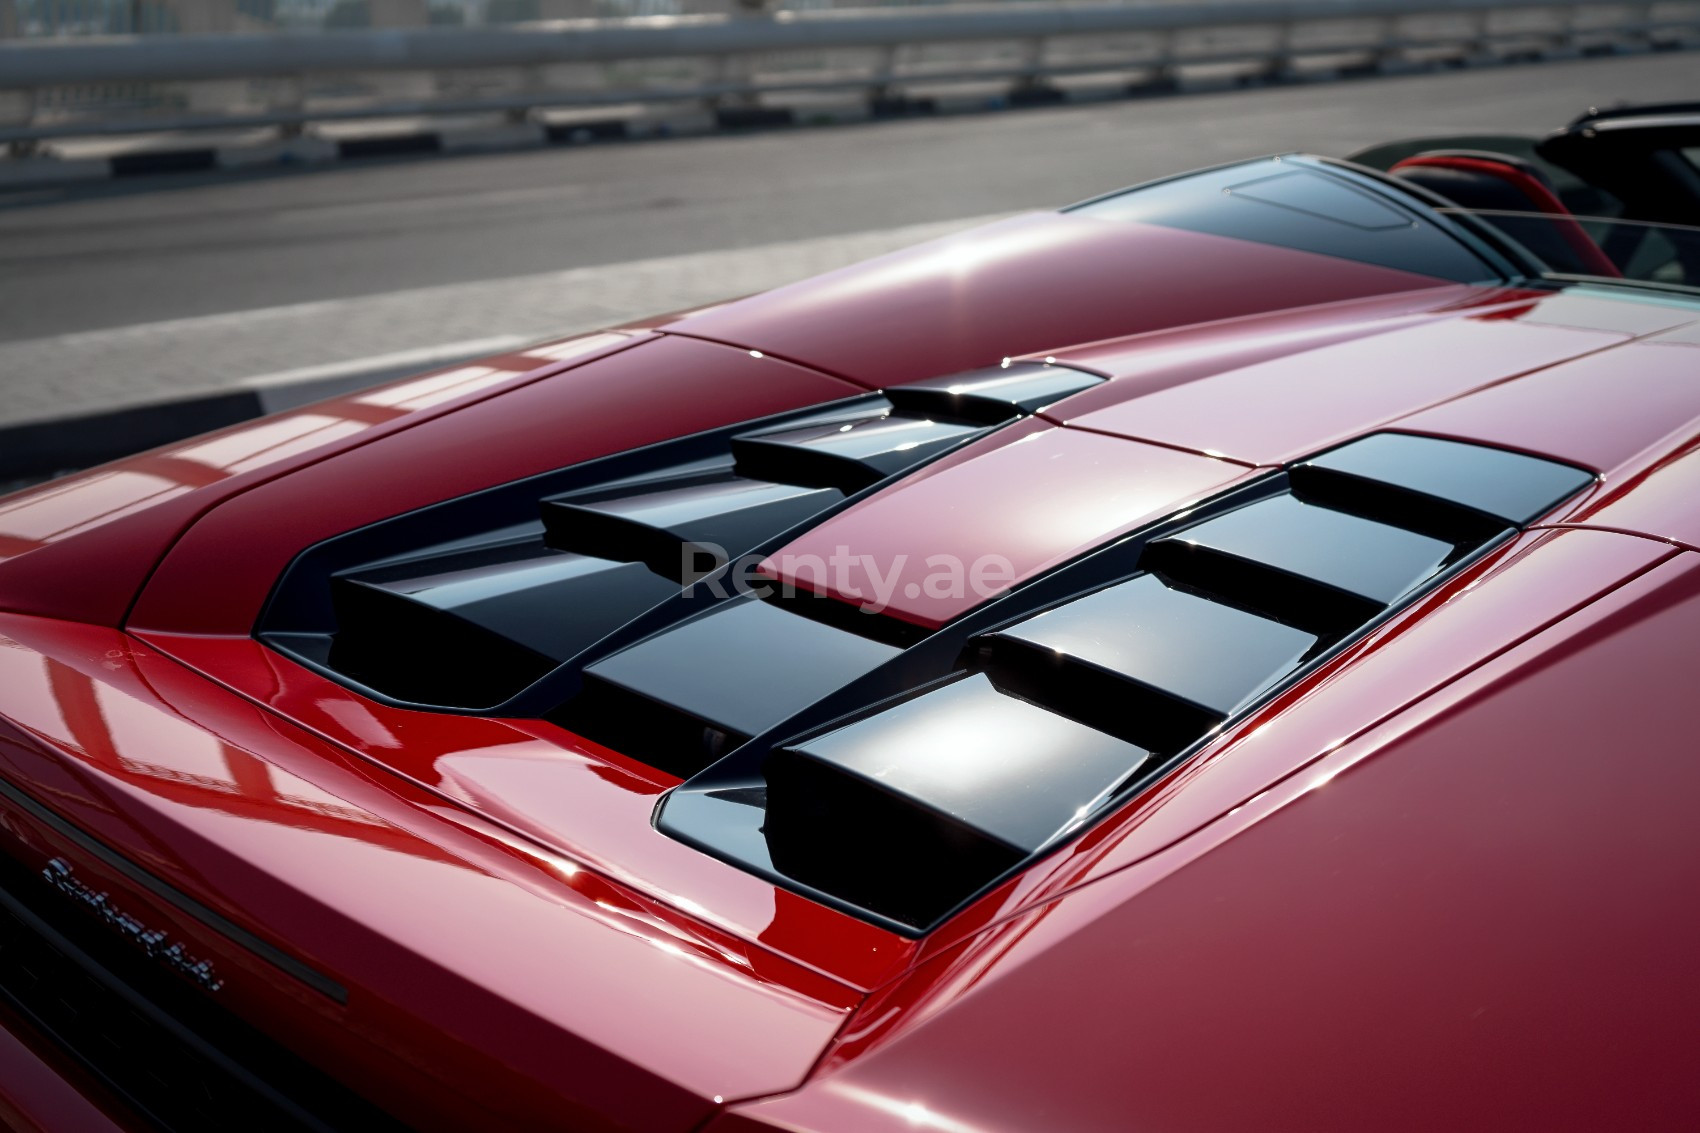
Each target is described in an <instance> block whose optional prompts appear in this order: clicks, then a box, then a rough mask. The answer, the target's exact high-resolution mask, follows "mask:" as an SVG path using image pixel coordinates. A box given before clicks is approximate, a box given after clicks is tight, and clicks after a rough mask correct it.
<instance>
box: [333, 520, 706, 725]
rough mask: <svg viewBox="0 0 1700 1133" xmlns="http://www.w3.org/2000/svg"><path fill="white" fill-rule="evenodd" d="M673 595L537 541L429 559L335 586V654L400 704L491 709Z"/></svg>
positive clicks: (631, 570)
mask: <svg viewBox="0 0 1700 1133" xmlns="http://www.w3.org/2000/svg"><path fill="white" fill-rule="evenodd" d="M675 590H676V587H675V586H674V585H673V584H671V583H669V582H667V581H666V580H665V579H661V578H657V577H656V576H655V575H653V574H651V573H650V572H649V571H647V570H645V569H644V568H643V567H642V566H639V565H636V564H632V563H617V562H609V561H607V560H604V559H595V558H589V557H586V556H583V555H571V554H564V553H561V552H558V551H552V550H550V549H548V548H547V547H544V546H542V545H541V544H539V543H537V542H535V541H531V542H525V543H520V544H517V545H512V546H507V547H498V548H494V549H487V550H484V551H474V552H460V553H451V554H445V555H441V556H436V557H433V558H424V559H419V560H415V561H412V562H407V563H401V564H397V565H394V566H390V567H385V568H379V569H373V570H368V571H361V572H357V573H354V574H351V575H345V576H341V577H339V578H337V579H334V580H333V582H332V601H333V603H334V605H335V608H336V612H337V625H338V629H337V632H336V634H335V635H334V636H333V637H332V639H331V646H330V654H329V658H330V662H331V663H332V664H333V665H334V666H335V667H336V668H338V669H339V670H341V671H343V672H346V673H347V674H348V675H349V676H351V677H354V678H355V679H357V680H359V681H360V682H361V683H362V684H364V685H366V686H367V687H369V688H372V689H375V690H377V691H379V692H382V693H384V694H386V695H389V696H394V697H396V698H398V699H402V700H411V701H419V702H422V703H433V704H446V705H450V706H453V707H460V708H469V707H486V706H492V705H495V704H499V703H501V702H502V701H504V700H506V699H508V698H509V697H511V696H513V695H515V694H517V693H518V692H519V691H520V690H522V689H524V688H525V687H526V686H527V685H528V684H530V683H531V682H532V681H534V680H536V679H537V678H538V677H540V676H542V674H544V673H546V672H548V671H549V670H550V669H552V668H553V667H554V666H555V665H557V664H559V663H560V662H562V661H565V660H567V659H568V658H570V657H572V656H573V655H574V654H576V653H578V652H579V651H580V650H583V649H585V648H588V647H589V646H590V645H592V644H594V643H595V642H596V641H598V640H600V639H601V638H602V637H603V636H605V635H606V634H608V633H610V632H612V631H613V630H614V629H616V628H618V627H619V626H620V625H622V624H624V622H625V621H626V620H628V619H630V618H632V617H635V616H636V615H637V614H639V613H641V612H643V611H644V610H646V609H648V608H649V607H650V606H652V605H654V604H655V603H656V602H658V601H661V600H663V599H664V598H666V597H667V595H668V594H670V593H673V592H674V591H675Z"/></svg>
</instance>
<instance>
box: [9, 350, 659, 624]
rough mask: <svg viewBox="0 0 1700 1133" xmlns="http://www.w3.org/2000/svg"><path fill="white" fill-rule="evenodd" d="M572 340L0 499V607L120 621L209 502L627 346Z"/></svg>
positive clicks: (259, 423) (257, 424)
mask: <svg viewBox="0 0 1700 1133" xmlns="http://www.w3.org/2000/svg"><path fill="white" fill-rule="evenodd" d="M643 341H644V336H641V335H633V334H625V333H605V334H592V335H579V336H575V337H573V338H569V339H562V340H560V341H557V342H550V343H543V344H540V345H538V346H536V347H528V348H527V349H526V350H516V351H510V352H509V353H506V354H501V355H496V356H494V357H491V358H487V359H484V360H482V361H481V362H479V363H478V364H477V365H467V366H456V367H454V368H452V369H450V370H447V371H438V372H433V373H428V374H425V375H422V376H420V377H415V378H406V379H403V380H401V381H398V382H393V383H390V384H389V385H386V386H380V387H378V388H377V389H374V390H365V391H361V392H358V393H352V394H348V395H347V396H344V397H339V398H333V399H331V400H329V401H325V402H321V403H319V404H317V405H311V406H306V407H303V408H301V409H299V410H295V411H292V412H290V413H287V414H282V415H279V416H274V417H267V418H263V419H261V420H259V421H255V422H252V423H248V424H243V425H237V426H234V427H232V428H229V429H224V430H221V431H219V432H217V433H212V434H209V435H207V436H205V437H197V438H195V439H194V440H192V441H189V442H186V443H184V444H180V445H171V446H167V447H166V448H162V449H159V450H156V451H154V452H150V453H143V454H142V455H140V456H134V457H130V458H128V459H126V460H122V461H118V462H116V463H114V464H109V465H104V466H102V467H100V468H96V469H93V470H90V471H88V472H82V473H78V474H76V475H73V476H68V477H66V478H64V479H62V480H55V481H53V482H51V483H48V484H43V485H41V486H40V487H37V488H34V489H31V490H29V491H26V492H22V493H19V494H18V495H14V496H11V497H10V498H8V499H6V500H4V501H3V502H0V610H12V611H16V612H21V613H33V614H39V615H42V616H46V617H63V618H68V619H71V620H74V621H87V622H95V623H98V624H102V625H114V626H115V625H119V624H121V623H122V621H123V620H124V617H125V615H126V614H127V613H128V612H129V610H130V607H131V605H132V603H134V601H135V599H136V594H137V593H138V592H139V591H140V589H141V587H142V584H143V583H144V582H145V581H146V580H147V577H148V573H149V572H150V571H151V570H152V569H153V568H154V565H155V564H156V563H158V562H159V560H160V558H161V556H163V555H164V554H165V552H166V551H167V550H168V549H169V548H170V547H171V545H172V543H173V541H175V540H176V538H177V537H178V536H179V535H181V534H182V533H183V531H184V530H186V529H187V528H188V527H189V525H190V524H192V523H193V522H194V521H195V520H196V519H197V518H198V517H199V516H200V515H202V514H203V513H204V512H205V511H206V510H207V509H209V508H211V507H213V506H215V505H216V504H217V503H219V502H221V501H223V500H227V499H230V498H231V497H232V496H234V495H236V494H237V493H239V492H241V491H243V490H245V489H247V488H250V487H253V486H254V485H256V484H260V483H263V482H265V481H267V480H270V479H274V478H276V477H278V476H282V475H286V474H287V473H289V472H292V471H296V470H298V469H300V468H303V467H305V466H307V465H308V464H310V463H312V462H313V461H314V460H317V459H321V458H323V457H324V456H326V455H327V454H329V453H332V452H337V451H344V450H347V449H349V448H351V447H353V446H355V445H358V444H362V443H364V442H366V441H368V440H371V439H374V438H376V437H380V436H387V435H390V434H392V433H395V432H398V431H400V430H403V429H406V428H408V427H410V426H412V425H414V424H417V423H419V422H421V421H425V420H432V419H435V418H439V417H442V416H443V415H445V414H447V413H450V412H453V411H455V410H457V409H462V408H465V407H466V406H468V405H471V404H474V403H476V402H478V401H481V400H483V399H485V398H489V397H493V396H496V395H497V394H500V393H504V392H507V391H510V390H513V389H516V388H519V387H521V386H523V385H526V384H527V383H530V382H534V381H539V380H542V379H543V378H546V377H550V376H552V375H555V374H559V373H562V372H563V371H566V370H569V369H571V368H573V367H574V366H577V365H581V364H583V363H585V362H587V361H590V360H592V359H595V358H598V357H601V356H603V355H606V354H611V353H615V352H618V351H620V350H625V349H627V348H629V347H631V346H634V345H637V344H638V343H641V342H643Z"/></svg>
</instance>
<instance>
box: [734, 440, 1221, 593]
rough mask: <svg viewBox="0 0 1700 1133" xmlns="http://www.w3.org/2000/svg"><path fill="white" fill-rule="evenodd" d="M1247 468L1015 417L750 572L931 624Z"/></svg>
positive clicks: (1169, 509)
mask: <svg viewBox="0 0 1700 1133" xmlns="http://www.w3.org/2000/svg"><path fill="white" fill-rule="evenodd" d="M1249 471H1250V470H1249V469H1248V468H1247V467H1245V466H1244V465H1240V464H1234V463H1231V462H1229V461H1226V460H1218V459H1215V458H1212V457H1208V456H1203V455H1200V454H1194V453H1189V452H1177V451H1176V450H1174V449H1170V448H1159V447H1158V446H1156V445H1147V444H1139V443H1136V442H1128V441H1124V440H1121V439H1119V438H1112V437H1104V436H1099V435H1097V434H1094V433H1088V432H1084V431H1081V430H1076V429H1060V428H1057V427H1055V426H1052V425H1048V424H1046V423H1045V422H1042V421H1027V422H1022V423H1021V424H1019V425H1014V426H1011V427H1010V428H1007V429H1002V430H1000V431H998V432H996V433H994V434H992V435H991V436H990V437H987V438H985V439H984V440H981V441H979V442H976V443H974V444H972V445H970V446H968V447H967V448H965V449H963V450H961V451H959V452H957V453H955V454H953V455H952V456H949V457H946V458H945V459H944V460H941V461H939V462H937V463H935V464H933V465H931V466H930V467H928V468H926V469H923V470H922V471H921V472H919V473H916V474H915V475H913V476H910V477H907V478H906V479H904V480H903V481H902V482H900V483H898V484H897V485H895V486H893V487H892V488H891V489H888V490H886V491H884V492H881V493H879V494H877V495H875V496H873V497H871V498H869V499H867V500H864V501H862V502H861V503H858V504H856V505H854V506H852V507H851V508H850V509H849V510H847V511H844V512H840V513H839V514H838V515H835V516H832V517H831V518H829V519H827V520H825V521H824V522H822V523H820V524H818V525H817V526H815V527H814V528H813V529H812V530H810V531H809V532H808V533H807V534H806V535H804V536H802V537H801V538H799V539H797V540H795V541H794V542H792V543H790V544H788V545H786V546H785V547H783V548H781V549H780V550H778V551H776V552H775V553H774V554H773V555H772V556H770V557H769V558H768V559H767V560H766V561H765V562H764V563H763V566H762V569H763V571H764V572H766V573H769V574H770V575H771V576H772V577H775V578H779V579H783V580H784V581H785V582H787V583H789V584H792V585H795V586H798V587H799V588H803V589H807V590H811V591H814V592H816V593H822V594H828V595H831V596H833V597H837V598H840V599H842V600H844V601H847V602H851V603H855V604H859V605H867V606H875V605H878V606H881V607H882V608H884V610H885V611H886V612H888V613H890V614H891V615H892V616H894V617H898V618H902V619H904V620H906V621H910V622H913V623H915V624H917V625H923V626H939V625H942V624H944V623H945V622H946V621H949V620H950V619H951V618H954V617H956V616H958V615H960V614H962V613H963V612H964V611H966V610H967V609H969V608H971V607H973V606H975V605H977V604H979V603H980V602H982V601H984V600H985V599H987V598H989V597H991V596H992V595H993V594H995V593H996V592H998V591H999V590H1001V589H1004V588H1006V587H1007V586H1009V585H1011V584H1014V583H1017V582H1021V581H1025V580H1027V579H1029V578H1031V577H1032V576H1034V575H1035V574H1038V573H1040V572H1042V571H1044V570H1045V569H1047V568H1049V567H1052V566H1055V565H1056V564H1057V563H1060V562H1062V561H1063V560H1064V559H1068V558H1072V557H1074V556H1075V555H1078V554H1080V553H1081V552H1082V551H1084V550H1087V549H1088V548H1091V547H1093V546H1096V545H1098V544H1100V543H1103V542H1105V541H1106V540H1108V539H1111V538H1113V537H1115V536H1116V535H1118V534H1120V533H1121V532H1124V531H1127V530H1130V529H1132V528H1134V527H1137V526H1139V525H1140V524H1142V523H1149V522H1150V521H1152V520H1153V519H1156V518H1158V517H1159V516H1162V515H1167V514H1169V513H1170V512H1174V511H1177V510H1179V509H1181V508H1183V507H1185V506H1186V505H1187V504H1189V503H1190V502H1192V501H1194V500H1197V499H1199V498H1200V497H1203V496H1206V495H1210V494H1212V493H1215V492H1218V491H1221V490H1222V489H1223V488H1226V487H1227V486H1228V485H1230V484H1232V483H1234V482H1235V481H1236V480H1239V479H1242V478H1243V477H1245V476H1246V475H1247V474H1248V472H1249ZM841 560H842V561H843V565H842V566H841V567H839V566H837V565H836V564H839V563H840V561H841ZM821 563H825V564H827V565H828V567H829V568H830V569H821V568H820V566H819V565H818V564H821ZM952 563H955V564H960V571H959V572H958V573H960V574H961V575H962V580H963V581H964V582H965V583H966V584H965V585H961V586H958V585H956V584H955V580H954V579H953V578H951V577H948V576H949V575H950V574H951V573H952V568H951V564H952ZM941 571H942V572H943V573H940V572H941ZM976 571H980V572H981V573H980V574H979V575H977V576H975V577H970V576H971V575H974V572H976ZM935 574H937V575H938V577H937V578H936V579H933V580H932V581H929V579H931V578H932V576H934V575H935ZM976 577H977V578H979V579H981V583H980V584H976ZM999 580H1002V581H999Z"/></svg>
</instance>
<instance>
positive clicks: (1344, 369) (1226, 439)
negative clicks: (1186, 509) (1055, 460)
mask: <svg viewBox="0 0 1700 1133" xmlns="http://www.w3.org/2000/svg"><path fill="white" fill-rule="evenodd" d="M1528 308H1529V309H1530V310H1531V311H1538V310H1539V308H1540V302H1539V301H1535V302H1531V303H1530V304H1529V305H1528ZM1517 315H1518V309H1517V308H1512V309H1505V308H1499V309H1494V310H1491V311H1490V312H1489V313H1486V314H1482V315H1475V316H1461V317H1455V318H1449V319H1441V320H1436V321H1434V322H1427V323H1420V324H1417V325H1415V326H1408V327H1400V328H1394V329H1391V330H1388V331H1387V332H1386V333H1385V334H1381V335H1373V336H1370V337H1365V338H1358V339H1354V340H1352V341H1349V342H1342V343H1336V344H1331V345H1324V346H1319V347H1316V348H1315V349H1311V350H1300V351H1295V352H1291V353H1288V354H1286V355H1284V356H1283V357H1280V358H1275V359H1271V360H1269V361H1266V362H1261V363H1256V364H1253V365H1250V366H1246V367H1244V368H1240V369H1235V370H1231V371H1228V372H1225V373H1217V374H1212V375H1210V376H1209V377H1206V378H1201V379H1199V380H1197V381H1193V382H1189V383H1187V384H1185V385H1181V386H1176V387H1172V388H1170V389H1166V390H1163V391H1160V392H1157V393H1152V394H1147V395H1143V396H1134V397H1131V398H1129V399H1128V400H1127V401H1125V402H1123V403H1122V404H1120V405H1114V406H1107V407H1105V408H1101V409H1096V410H1093V411H1091V412H1088V413H1081V414H1075V413H1072V412H1065V413H1064V414H1063V415H1062V417H1061V419H1062V420H1063V421H1065V423H1067V424H1070V425H1074V426H1077V427H1080V428H1086V429H1095V430H1098V431H1101V432H1106V433H1114V434H1116V435H1118V436H1126V437H1133V438H1138V439H1142V440H1150V441H1156V442H1158V443H1161V444H1171V445H1175V446H1177V447H1181V448H1187V449H1193V450H1195V451H1200V452H1212V453H1220V454H1223V455H1225V456H1228V457H1231V458H1233V459H1236V460H1241V461H1244V462H1246V463H1249V464H1278V463H1281V462H1283V461H1287V460H1292V459H1294V458H1295V457H1298V456H1301V455H1303V454H1304V453H1307V452H1312V451H1315V450H1317V449H1321V448H1325V447H1328V446H1329V445H1332V444H1336V443H1338V442H1340V441H1344V440H1346V439H1348V438H1350V437H1353V436H1356V435H1359V434H1360V433H1363V432H1366V431H1368V430H1370V429H1373V428H1375V427H1376V426H1378V425H1381V424H1384V423H1386V422H1387V421H1390V420H1393V419H1396V418H1399V417H1403V416H1405V415H1406V414H1408V413H1410V412H1412V411H1413V410H1416V409H1420V408H1423V407H1425V406H1427V405H1431V404H1434V403H1436V402H1442V401H1449V400H1451V399H1454V398H1458V397H1461V396H1464V395H1467V394H1469V393H1470V392H1471V391H1473V390H1476V389H1479V388H1481V387H1483V386H1487V385H1492V384H1493V383H1496V382H1501V381H1505V380H1507V379H1510V378H1514V377H1517V376H1518V375H1520V374H1524V373H1528V372H1530V371H1533V370H1539V369H1542V368H1544V367H1547V366H1551V365H1554V364H1555V363H1558V362H1563V361H1567V360H1569V359H1572V358H1576V357H1578V356H1581V355H1585V354H1591V353H1593V352H1595V351H1600V350H1607V349H1609V348H1610V347H1612V346H1615V345H1617V344H1619V343H1621V342H1624V341H1627V339H1628V336H1627V335H1626V334H1623V333H1621V332H1620V333H1612V332H1605V331H1595V330H1578V329H1574V328H1570V327H1563V328H1560V327H1554V326H1550V325H1540V324H1534V323H1527V324H1526V323H1524V322H1523V321H1522V320H1521V319H1520V318H1518V317H1517ZM1438 359H1445V362H1444V363H1437V360H1438ZM1371 374H1373V375H1374V380H1372V381H1366V380H1365V377H1366V375H1371ZM1130 392H1133V391H1130ZM1062 408H1063V409H1064V410H1065V411H1066V410H1068V409H1069V408H1070V407H1068V406H1064V407H1062Z"/></svg>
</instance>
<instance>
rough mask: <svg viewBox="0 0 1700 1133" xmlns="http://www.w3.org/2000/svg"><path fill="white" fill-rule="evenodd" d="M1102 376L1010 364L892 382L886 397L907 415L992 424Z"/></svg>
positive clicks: (1040, 406)
mask: <svg viewBox="0 0 1700 1133" xmlns="http://www.w3.org/2000/svg"><path fill="white" fill-rule="evenodd" d="M1103 380H1104V379H1103V378H1101V377H1099V376H1098V375H1097V374H1091V373H1088V372H1086V371H1085V370H1076V369H1072V368H1070V367H1068V366H1058V365H1054V364H1051V363H1046V362H1012V363H1010V364H1009V365H1007V366H994V367H991V368H988V369H984V370H970V371H968V372H967V373H962V374H945V375H943V376H941V377H937V378H926V379H924V380H922V381H918V382H910V383H908V384H907V385H901V386H893V387H892V388H890V389H888V390H886V391H885V395H886V398H887V399H888V400H889V401H890V402H891V403H892V404H893V405H895V406H897V407H898V408H899V409H904V410H907V411H909V412H911V413H933V414H943V415H945V416H953V417H962V418H966V419H968V420H971V421H984V422H987V423H988V424H995V423H998V422H1001V421H1007V420H1009V419H1010V418H1012V417H1017V416H1020V415H1023V414H1032V413H1037V412H1039V411H1040V410H1042V409H1044V408H1045V407H1046V406H1049V405H1054V404H1056V403H1057V402H1059V401H1061V400H1062V399H1063V398H1065V397H1068V396H1069V395H1071V394H1076V393H1079V392H1080V391H1081V390H1084V389H1090V388H1091V387H1093V386H1095V385H1097V384H1098V383H1099V382H1101V381H1103Z"/></svg>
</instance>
